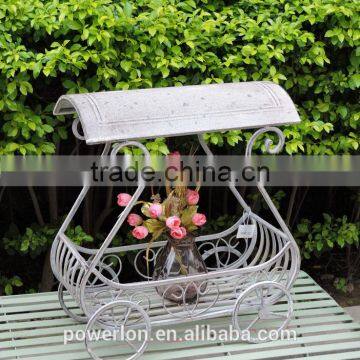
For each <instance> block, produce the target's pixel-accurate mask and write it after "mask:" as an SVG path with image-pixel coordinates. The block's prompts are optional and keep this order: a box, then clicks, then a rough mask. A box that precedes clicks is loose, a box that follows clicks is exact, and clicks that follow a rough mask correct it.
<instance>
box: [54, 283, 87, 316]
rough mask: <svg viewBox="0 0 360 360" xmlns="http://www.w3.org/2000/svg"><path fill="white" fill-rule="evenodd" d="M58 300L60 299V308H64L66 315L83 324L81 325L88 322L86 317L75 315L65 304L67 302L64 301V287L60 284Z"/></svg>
mask: <svg viewBox="0 0 360 360" xmlns="http://www.w3.org/2000/svg"><path fill="white" fill-rule="evenodd" d="M58 298H59V302H60V306H61V307H62V309H63V310H64V311H65V313H66V315H68V316H70V317H71V318H72V319H74V320H76V321H78V322H81V323H86V322H87V320H88V319H87V317H86V316H85V315H84V316H80V315H77V314H75V313H73V312H72V311H71V310H70V309H69V308H68V307H67V306H66V304H65V300H64V286H63V285H62V284H59V287H58Z"/></svg>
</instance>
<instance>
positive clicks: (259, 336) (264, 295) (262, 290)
mask: <svg viewBox="0 0 360 360" xmlns="http://www.w3.org/2000/svg"><path fill="white" fill-rule="evenodd" d="M292 314H293V301H292V298H291V295H290V293H289V291H288V290H287V289H286V288H285V287H284V286H283V285H281V284H278V283H276V282H272V281H263V282H259V283H257V284H254V285H251V286H249V287H248V288H247V289H246V290H244V291H243V292H242V293H241V294H240V295H239V297H238V299H237V300H236V304H235V307H234V311H233V317H232V319H233V325H234V328H235V329H237V330H238V331H239V335H240V337H241V340H244V341H248V342H252V343H260V342H267V341H270V340H275V339H280V336H281V334H280V332H281V331H282V330H283V329H285V328H286V326H287V325H288V323H289V321H290V319H291V316H292Z"/></svg>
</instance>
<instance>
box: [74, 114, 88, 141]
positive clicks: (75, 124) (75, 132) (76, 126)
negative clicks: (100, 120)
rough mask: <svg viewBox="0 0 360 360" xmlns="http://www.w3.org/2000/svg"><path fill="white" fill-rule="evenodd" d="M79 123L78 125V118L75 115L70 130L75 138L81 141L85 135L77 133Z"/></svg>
mask: <svg viewBox="0 0 360 360" xmlns="http://www.w3.org/2000/svg"><path fill="white" fill-rule="evenodd" d="M79 125H80V119H79V118H78V117H76V118H75V119H74V121H73V123H72V125H71V130H72V132H73V134H74V136H75V137H76V138H77V139H79V140H82V141H83V140H85V136H84V135H81V134H80V133H79Z"/></svg>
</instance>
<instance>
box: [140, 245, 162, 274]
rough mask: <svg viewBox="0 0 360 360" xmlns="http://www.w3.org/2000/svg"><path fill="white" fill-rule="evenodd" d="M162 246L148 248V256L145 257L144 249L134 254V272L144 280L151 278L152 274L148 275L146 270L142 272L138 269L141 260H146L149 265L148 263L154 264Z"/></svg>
mask: <svg viewBox="0 0 360 360" xmlns="http://www.w3.org/2000/svg"><path fill="white" fill-rule="evenodd" d="M162 249H163V248H162V247H160V248H158V249H156V250H154V249H151V248H150V249H149V258H148V259H146V249H142V250H140V251H138V252H137V254H136V255H135V259H134V268H135V270H136V272H137V273H138V274H139V275H140V276H141V277H142V278H144V279H146V280H151V279H152V276H150V275H149V274H147V271H146V270H145V271H146V272H143V271H142V270H141V269H140V264H141V260H144V261H145V263H146V262H147V263H148V264H149V266H150V264H153V265H155V263H156V258H157V256H158V255H159V253H160V251H161V250H162Z"/></svg>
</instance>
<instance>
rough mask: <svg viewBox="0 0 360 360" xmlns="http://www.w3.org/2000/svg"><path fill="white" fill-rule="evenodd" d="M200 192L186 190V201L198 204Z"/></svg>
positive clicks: (190, 203)
mask: <svg viewBox="0 0 360 360" xmlns="http://www.w3.org/2000/svg"><path fill="white" fill-rule="evenodd" d="M199 198H200V197H199V193H198V192H197V191H195V190H190V189H188V190H187V191H186V202H187V203H188V204H189V205H196V204H197V203H198V202H199Z"/></svg>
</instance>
